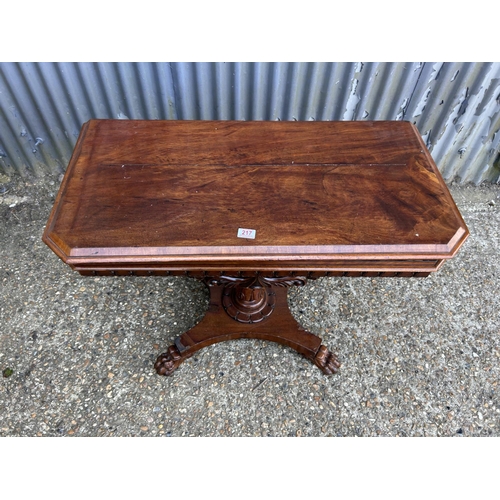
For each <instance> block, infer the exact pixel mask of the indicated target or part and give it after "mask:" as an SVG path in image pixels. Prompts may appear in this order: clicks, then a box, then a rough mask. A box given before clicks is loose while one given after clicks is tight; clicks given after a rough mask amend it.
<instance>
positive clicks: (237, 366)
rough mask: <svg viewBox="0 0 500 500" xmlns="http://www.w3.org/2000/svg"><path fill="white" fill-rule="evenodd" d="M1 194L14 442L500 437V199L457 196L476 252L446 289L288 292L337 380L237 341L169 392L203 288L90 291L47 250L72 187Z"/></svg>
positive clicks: (399, 282) (474, 191)
mask: <svg viewBox="0 0 500 500" xmlns="http://www.w3.org/2000/svg"><path fill="white" fill-rule="evenodd" d="M0 181H2V182H0V225H1V232H0V235H1V236H0V238H1V240H0V284H1V289H0V290H1V292H0V325H1V331H0V371H1V372H2V373H3V376H2V377H0V436H457V437H460V436H462V437H463V436H499V435H500V398H499V390H500V387H499V382H500V368H499V361H500V309H499V302H498V297H499V296H500V259H499V258H498V257H499V248H500V186H498V185H495V186H493V185H485V186H481V187H473V186H451V192H452V194H453V196H454V198H455V200H456V202H457V205H458V206H459V208H460V210H461V212H462V215H463V217H464V219H465V221H466V223H467V224H468V226H469V229H470V232H471V236H470V238H469V239H468V241H467V242H466V243H465V245H464V246H463V248H462V249H461V250H460V252H459V253H458V255H457V256H456V257H455V258H454V259H452V260H451V261H449V262H447V263H446V264H445V265H444V267H443V268H442V269H441V270H440V271H439V272H438V273H435V274H433V275H431V276H430V277H428V278H425V279H404V278H357V279H352V278H323V279H320V280H318V281H311V282H309V283H308V284H307V285H306V286H305V287H302V288H297V289H293V290H291V291H290V293H289V302H290V307H291V310H292V312H293V314H294V315H295V317H296V318H297V319H298V320H299V321H300V323H302V325H303V326H304V327H305V328H307V329H308V330H310V331H311V332H313V333H316V334H318V335H320V336H321V337H322V338H323V343H325V344H326V345H327V346H328V347H329V348H330V349H331V350H333V351H334V352H336V353H338V356H339V358H340V361H341V362H342V368H341V370H340V372H339V373H338V374H337V375H334V376H331V377H328V376H324V375H323V374H322V373H321V372H320V371H319V370H318V369H317V368H315V367H314V366H312V365H311V364H310V363H309V362H308V361H307V360H305V359H303V358H302V357H301V356H300V355H298V354H297V353H295V352H294V351H292V350H290V349H288V348H286V347H283V346H280V345H277V344H273V343H270V342H263V341H253V340H238V341H233V342H226V343H222V344H218V345H214V346H211V347H209V348H206V349H204V350H202V351H200V352H199V353H198V354H197V355H195V356H194V357H193V358H191V359H189V360H188V361H186V362H185V363H184V364H183V365H181V367H180V368H179V369H178V370H177V371H176V372H175V373H174V375H172V376H171V377H160V376H158V375H156V373H155V371H154V369H153V362H154V360H155V359H156V357H157V355H158V354H159V353H160V352H163V351H164V349H165V348H166V347H167V346H168V345H170V344H171V343H172V341H173V339H174V337H175V336H177V335H179V334H181V333H182V332H184V331H185V330H186V329H188V328H189V327H191V326H192V325H194V324H195V323H196V322H197V321H199V320H200V319H201V318H202V316H203V313H204V308H205V307H206V304H207V297H208V295H207V292H206V290H205V289H204V287H203V286H202V285H200V284H199V283H198V282H196V281H194V280H190V279H186V278H140V277H124V278H121V277H110V278H107V277H106V278H105V277H82V276H80V275H79V274H77V273H76V272H74V271H72V270H71V269H70V268H69V267H68V266H66V265H65V264H63V263H62V262H61V261H60V260H59V259H58V258H57V257H56V256H55V255H54V254H53V253H52V252H51V251H50V250H49V249H48V248H47V247H46V246H45V245H44V244H43V243H42V241H41V235H42V232H43V229H44V226H45V223H46V222H47V218H48V215H49V212H50V209H51V207H52V204H53V202H54V198H55V195H56V193H57V189H58V185H59V182H60V178H59V179H58V178H50V177H48V178H46V179H44V180H43V181H38V182H29V181H28V182H27V181H24V180H20V179H14V180H11V179H7V178H3V179H0Z"/></svg>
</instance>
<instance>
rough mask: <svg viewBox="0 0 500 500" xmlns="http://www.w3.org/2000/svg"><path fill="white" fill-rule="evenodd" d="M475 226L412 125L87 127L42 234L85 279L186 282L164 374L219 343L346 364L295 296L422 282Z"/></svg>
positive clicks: (160, 364) (328, 365)
mask: <svg viewBox="0 0 500 500" xmlns="http://www.w3.org/2000/svg"><path fill="white" fill-rule="evenodd" d="M468 234H469V232H468V229H467V226H466V225H465V223H464V221H463V219H462V217H461V215H460V213H459V211H458V209H457V207H456V205H455V203H454V201H453V199H452V197H451V195H450V193H449V191H448V189H447V187H446V184H445V183H444V181H443V179H442V177H441V175H440V173H439V171H438V169H437V167H436V165H435V163H434V161H433V160H432V158H431V156H430V154H429V152H428V151H427V149H426V147H425V145H424V143H423V141H422V139H421V137H420V135H419V133H418V130H417V129H416V127H414V126H413V125H412V124H410V123H408V122H401V121H394V122H390V121H385V122H384V121H379V122H367V121H359V122H312V121H311V122H271V121H267V122H266V121H264V122H262V121H260V122H257V121H253V122H244V121H172V120H170V121H168V120H167V121H151V120H149V121H148V120H143V121H136V120H91V121H89V122H87V123H85V124H84V125H83V127H82V130H81V133H80V137H79V139H78V141H77V144H76V146H75V150H74V153H73V156H72V157H71V160H70V162H69V165H68V168H67V170H66V174H65V176H64V179H63V182H62V184H61V187H60V189H59V193H58V195H57V198H56V201H55V203H54V207H53V209H52V212H51V215H50V218H49V220H48V223H47V226H46V228H45V232H44V235H43V241H44V242H45V243H46V244H47V245H48V246H49V247H50V248H51V249H52V250H53V251H54V252H55V253H56V254H57V255H58V256H59V257H60V258H61V259H62V260H63V261H64V262H65V263H66V264H68V265H70V266H71V267H72V268H73V269H74V270H76V271H78V272H79V273H81V274H82V275H94V276H101V275H118V276H123V275H133V276H135V275H139V276H148V275H160V276H190V277H193V278H196V279H199V280H201V281H202V282H203V283H205V284H206V285H207V287H208V288H209V290H210V299H209V306H208V310H207V312H206V315H205V317H204V319H203V320H202V321H201V322H200V323H198V324H197V325H196V326H194V327H193V328H192V329H191V330H189V331H188V332H186V333H183V334H182V335H180V336H179V337H177V338H176V339H175V342H174V344H173V345H172V346H170V347H169V348H168V349H167V350H166V352H165V353H164V354H161V355H160V356H159V357H158V359H157V361H156V363H155V368H156V371H157V373H158V374H161V375H170V374H171V373H172V372H173V371H174V370H175V369H176V368H177V367H178V366H179V365H180V363H182V361H184V360H185V359H186V358H188V357H190V356H191V355H193V353H195V352H196V351H197V350H199V349H201V348H203V347H206V346H208V345H211V344H214V343H216V342H221V341H225V340H231V339H237V338H253V339H263V340H270V341H274V342H279V343H281V344H284V345H286V346H289V347H290V348H292V349H295V350H296V351H297V352H298V353H300V354H302V355H304V356H305V357H306V358H308V359H310V360H311V361H312V362H313V363H314V364H316V365H317V366H318V367H319V368H320V369H321V370H322V371H323V372H324V373H325V374H332V373H335V372H337V370H338V369H339V367H340V363H339V361H338V359H337V357H336V356H335V354H334V353H332V352H331V351H330V350H329V349H328V348H327V347H326V346H324V345H322V341H321V339H320V338H319V337H318V336H316V335H313V334H312V333H309V332H307V331H305V330H304V329H303V328H302V327H301V326H300V325H299V324H298V323H297V321H296V320H295V319H294V318H293V316H292V315H291V313H290V311H289V308H288V303H287V289H288V287H291V286H301V285H304V283H306V280H308V279H315V278H319V277H325V276H349V277H359V276H387V277H391V276H404V277H424V276H427V275H428V274H429V273H432V272H435V271H437V270H438V269H439V268H440V267H441V265H442V264H443V262H444V261H445V260H446V259H450V258H452V257H453V256H454V255H455V254H456V252H457V251H458V249H459V248H460V246H461V245H462V244H463V242H464V241H465V239H466V238H467V236H468Z"/></svg>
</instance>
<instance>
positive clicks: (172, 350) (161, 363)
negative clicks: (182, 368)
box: [155, 345, 183, 375]
mask: <svg viewBox="0 0 500 500" xmlns="http://www.w3.org/2000/svg"><path fill="white" fill-rule="evenodd" d="M182 361H183V358H182V356H181V354H180V352H179V350H178V349H177V347H176V346H175V345H172V346H170V347H169V348H168V350H167V352H164V353H163V354H160V355H159V356H158V358H157V359H156V363H155V370H156V373H158V375H172V373H173V372H174V371H175V369H176V368H177V367H178V366H179V365H180V364H181V363H182Z"/></svg>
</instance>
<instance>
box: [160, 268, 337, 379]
mask: <svg viewBox="0 0 500 500" xmlns="http://www.w3.org/2000/svg"><path fill="white" fill-rule="evenodd" d="M203 281H204V283H205V284H206V285H207V286H208V287H209V290H210V304H209V307H208V310H207V312H206V315H205V317H204V318H203V320H202V321H201V322H200V323H198V324H197V325H196V326H194V327H193V328H192V329H191V330H189V331H188V332H186V333H184V334H182V335H181V336H180V337H177V338H176V339H175V341H174V345H172V346H170V347H169V348H168V350H167V352H165V353H163V354H161V355H160V356H159V357H158V359H157V360H156V363H155V369H156V371H157V373H158V374H159V375H170V374H172V373H173V372H174V370H175V369H176V368H177V367H178V366H179V365H180V364H181V363H182V361H184V360H185V359H187V358H188V357H190V356H192V355H193V354H194V353H195V352H196V351H198V350H199V349H202V348H203V347H206V346H208V345H211V344H215V343H217V342H223V341H225V340H233V339H238V338H253V339H261V340H270V341H273V342H278V343H280V344H283V345H286V346H288V347H291V348H292V349H295V350H296V351H297V352H299V353H300V354H303V355H304V356H305V357H306V358H308V359H310V360H311V361H313V362H314V364H315V365H316V366H318V367H319V368H320V369H321V370H322V371H323V373H325V374H328V375H330V374H333V373H336V372H337V370H338V369H339V367H340V363H339V362H338V360H337V358H336V357H335V355H334V354H332V353H331V352H330V351H328V349H327V348H326V347H325V346H324V345H321V339H320V338H319V337H317V336H316V335H313V334H312V333H309V332H307V331H306V330H304V329H303V328H302V327H301V326H300V325H299V324H298V323H297V321H296V320H295V319H294V318H293V316H292V315H291V313H290V310H289V308H288V302H287V287H289V286H293V285H296V286H302V285H304V284H305V282H306V279H305V278H303V277H295V276H293V277H266V276H262V275H260V274H259V275H256V276H252V277H233V276H217V277H209V278H205V279H204V280H203Z"/></svg>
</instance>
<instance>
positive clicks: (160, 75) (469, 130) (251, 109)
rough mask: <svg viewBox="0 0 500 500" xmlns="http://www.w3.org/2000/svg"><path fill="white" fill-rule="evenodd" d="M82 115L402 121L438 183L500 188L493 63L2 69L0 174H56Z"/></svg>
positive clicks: (498, 66)
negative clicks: (413, 131) (421, 143)
mask: <svg viewBox="0 0 500 500" xmlns="http://www.w3.org/2000/svg"><path fill="white" fill-rule="evenodd" d="M90 118H120V119H179V120H187V119H190V120H208V119H221V120H230V119H231V120H408V121H411V122H413V123H415V124H416V125H417V127H418V129H419V130H420V133H421V134H422V136H423V137H424V139H425V141H426V143H427V145H428V147H429V149H430V151H431V153H432V156H433V157H434V160H435V161H436V163H437V165H438V167H439V169H440V170H441V172H442V173H443V175H444V177H445V179H446V180H447V181H451V180H453V179H458V180H459V181H460V182H474V183H476V184H477V183H480V182H483V181H489V182H499V181H500V159H499V158H500V155H499V150H500V63H414V62H413V63H402V62H399V63H0V171H3V172H4V173H5V174H7V175H15V174H21V175H23V176H29V175H35V176H43V175H44V174H45V173H49V172H50V173H57V172H63V171H64V170H65V168H66V165H67V163H68V161H69V158H70V156H71V152H72V149H73V146H74V144H75V142H76V139H77V137H78V133H79V130H80V127H81V125H82V124H83V123H84V122H86V121H87V120H89V119H90Z"/></svg>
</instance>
